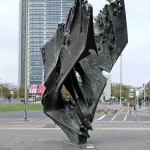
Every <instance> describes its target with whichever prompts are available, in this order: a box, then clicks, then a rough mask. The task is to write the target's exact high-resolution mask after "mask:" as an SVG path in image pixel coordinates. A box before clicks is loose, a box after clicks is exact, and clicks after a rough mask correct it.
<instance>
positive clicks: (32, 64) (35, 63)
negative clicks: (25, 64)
mask: <svg viewBox="0 0 150 150" xmlns="http://www.w3.org/2000/svg"><path fill="white" fill-rule="evenodd" d="M29 64H30V66H43V62H30V63H29Z"/></svg>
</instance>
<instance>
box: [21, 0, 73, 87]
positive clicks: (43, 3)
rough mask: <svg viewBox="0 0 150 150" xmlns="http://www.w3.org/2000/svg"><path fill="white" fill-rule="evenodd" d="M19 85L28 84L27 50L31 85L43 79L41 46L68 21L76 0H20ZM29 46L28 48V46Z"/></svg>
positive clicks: (38, 83) (39, 82)
mask: <svg viewBox="0 0 150 150" xmlns="http://www.w3.org/2000/svg"><path fill="white" fill-rule="evenodd" d="M19 3H20V21H19V85H20V86H21V85H24V83H25V54H26V49H28V78H27V80H28V86H30V85H32V84H36V85H40V84H41V83H42V82H43V76H44V74H43V62H42V56H41V51H40V49H41V47H42V46H43V45H44V44H45V43H46V42H48V41H49V40H50V39H51V38H52V37H53V35H54V34H55V32H56V29H57V27H58V24H59V23H65V21H66V19H67V15H68V12H69V9H70V7H71V6H72V5H73V3H74V0H20V2H19ZM27 47H28V48H27Z"/></svg>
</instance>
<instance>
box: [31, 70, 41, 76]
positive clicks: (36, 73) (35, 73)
mask: <svg viewBox="0 0 150 150" xmlns="http://www.w3.org/2000/svg"><path fill="white" fill-rule="evenodd" d="M30 75H43V71H30Z"/></svg>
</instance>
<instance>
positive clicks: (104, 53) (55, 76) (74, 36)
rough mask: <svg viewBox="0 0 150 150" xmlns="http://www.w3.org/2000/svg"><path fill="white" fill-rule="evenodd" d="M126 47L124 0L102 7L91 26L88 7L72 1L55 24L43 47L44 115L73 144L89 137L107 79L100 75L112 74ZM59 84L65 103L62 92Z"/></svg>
mask: <svg viewBox="0 0 150 150" xmlns="http://www.w3.org/2000/svg"><path fill="white" fill-rule="evenodd" d="M94 30H95V31H94ZM126 44H127V27H126V16H125V7H124V0H116V1H111V2H110V4H109V5H106V6H105V7H104V9H103V10H102V11H100V13H99V14H98V16H97V18H96V19H95V24H94V22H93V8H92V6H91V5H90V4H88V2H87V1H85V0H76V1H75V4H74V6H73V7H72V8H71V9H70V12H69V15H68V19H67V22H66V24H59V25H58V29H57V32H56V35H55V36H54V37H53V38H52V39H51V40H50V41H49V42H48V43H47V44H46V45H44V46H43V48H42V50H41V52H42V57H43V63H44V80H45V84H44V85H45V91H44V93H43V97H42V104H43V106H44V113H45V114H46V115H47V116H49V117H50V118H51V119H52V120H53V121H54V122H55V123H56V124H57V125H58V126H60V127H61V129H62V130H63V131H64V132H65V133H66V135H67V136H68V138H69V139H70V140H71V141H72V142H73V143H76V144H82V143H85V142H86V141H87V138H89V137H90V136H89V134H88V130H92V126H91V123H92V121H93V118H94V115H95V111H96V107H97V104H98V101H99V98H100V96H101V94H102V92H103V89H104V88H105V85H106V81H107V79H106V78H105V77H104V76H103V75H102V71H103V70H105V71H108V72H110V71H111V69H112V67H113V65H114V63H115V62H116V60H117V59H118V57H119V55H120V54H121V52H122V50H123V49H124V47H125V46H126ZM77 74H78V75H77ZM78 76H79V77H80V79H81V81H80V82H79V79H78ZM62 86H65V88H66V89H67V90H68V92H69V93H70V95H71V98H70V99H65V97H64V96H63V94H62V93H61V89H62Z"/></svg>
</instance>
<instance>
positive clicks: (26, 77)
mask: <svg viewBox="0 0 150 150" xmlns="http://www.w3.org/2000/svg"><path fill="white" fill-rule="evenodd" d="M27 105H28V0H26V52H25V100H24V112H25V114H24V119H25V120H26V121H27V109H28V106H27Z"/></svg>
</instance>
